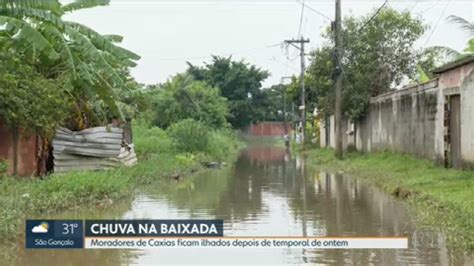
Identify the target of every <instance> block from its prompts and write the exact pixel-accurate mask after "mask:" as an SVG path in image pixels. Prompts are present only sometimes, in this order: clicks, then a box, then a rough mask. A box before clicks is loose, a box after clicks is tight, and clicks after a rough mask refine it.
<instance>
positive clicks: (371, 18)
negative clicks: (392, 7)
mask: <svg viewBox="0 0 474 266" xmlns="http://www.w3.org/2000/svg"><path fill="white" fill-rule="evenodd" d="M387 2H388V0H385V2H383V4H382V5H381V6H380V7H379V8H378V9H377V11H376V12H375V14H373V15H372V17H370V19H369V20H367V22H365V24H364V25H363V26H362V28H360V30H359V32H362V30H363V29H364V28H365V27H366V26H367V25H368V24H369V23H370V22H371V21H372V20H373V19H374V18H375V17H376V16H377V15H378V14H379V13H380V11H381V10H382V8H384V6H385V5H386V4H387Z"/></svg>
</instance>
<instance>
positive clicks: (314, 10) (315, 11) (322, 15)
mask: <svg viewBox="0 0 474 266" xmlns="http://www.w3.org/2000/svg"><path fill="white" fill-rule="evenodd" d="M296 2H298V3H300V4H301V5H302V6H303V7H306V8H307V9H309V10H311V11H313V12H314V13H316V14H318V15H320V16H321V17H323V18H325V19H327V20H329V21H332V19H331V18H330V17H328V16H326V15H324V14H323V13H321V12H320V11H318V10H317V9H314V8H312V7H311V6H308V5H307V4H305V3H304V2H300V1H299V0H296Z"/></svg>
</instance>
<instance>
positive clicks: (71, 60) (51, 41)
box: [0, 0, 140, 116]
mask: <svg viewBox="0 0 474 266" xmlns="http://www.w3.org/2000/svg"><path fill="white" fill-rule="evenodd" d="M108 3H109V1H108V0H76V1H74V2H72V3H69V4H66V5H61V3H60V2H59V1H57V0H0V41H3V42H4V43H9V44H13V45H12V47H13V48H12V49H15V50H19V49H20V50H21V51H22V52H23V53H25V54H27V55H28V57H29V58H30V60H31V62H35V64H36V65H37V66H38V69H40V71H41V72H42V73H43V74H44V75H45V76H46V77H48V78H51V77H56V76H58V75H66V76H67V77H68V80H69V82H68V84H69V86H70V93H71V95H73V96H74V97H75V98H76V100H77V101H76V102H77V104H78V108H77V109H78V110H79V111H80V112H84V111H85V110H84V109H91V108H88V106H89V107H90V106H94V109H95V110H94V112H98V111H100V109H102V110H103V109H104V108H100V107H101V106H104V107H105V108H107V109H108V111H107V112H106V113H113V114H115V115H119V116H121V111H120V108H119V107H118V105H117V103H116V100H117V96H116V93H117V91H120V90H125V89H127V88H126V84H125V82H124V79H123V78H122V77H121V75H120V74H121V73H124V72H126V71H125V70H126V69H127V68H128V67H133V66H135V65H136V63H135V62H134V61H135V60H138V59H140V57H139V56H138V55H137V54H135V53H133V52H131V51H129V50H126V49H124V48H122V47H120V46H118V45H117V43H119V42H120V41H121V40H122V37H121V36H118V35H101V34H99V33H98V32H96V31H94V30H93V29H91V28H89V27H87V26H85V25H82V24H80V23H76V22H70V21H64V20H63V19H62V16H63V15H64V14H66V13H69V12H73V11H76V10H79V9H84V8H91V7H95V6H100V5H107V4H108ZM119 73H120V74H119ZM81 116H82V115H81Z"/></svg>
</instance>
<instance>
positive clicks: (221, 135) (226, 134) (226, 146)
mask: <svg viewBox="0 0 474 266" xmlns="http://www.w3.org/2000/svg"><path fill="white" fill-rule="evenodd" d="M237 146H238V140H237V136H236V134H235V132H234V131H233V130H231V129H219V130H214V131H212V132H211V142H210V144H209V146H208V149H207V153H208V154H209V156H211V157H212V158H214V159H219V160H224V159H226V158H227V157H228V156H229V154H231V153H232V152H234V151H236V149H237Z"/></svg>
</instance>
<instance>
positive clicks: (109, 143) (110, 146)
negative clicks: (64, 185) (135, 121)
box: [53, 127, 137, 173]
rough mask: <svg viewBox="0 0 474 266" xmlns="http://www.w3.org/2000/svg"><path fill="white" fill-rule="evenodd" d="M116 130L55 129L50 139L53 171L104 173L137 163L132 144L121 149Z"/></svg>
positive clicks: (101, 128)
mask: <svg viewBox="0 0 474 266" xmlns="http://www.w3.org/2000/svg"><path fill="white" fill-rule="evenodd" d="M122 139H123V131H122V129H121V128H118V127H94V128H88V129H85V130H82V131H71V130H69V129H65V128H61V129H58V130H57V132H56V135H55V137H54V139H53V155H54V171H55V172H57V173H61V172H68V171H77V170H104V169H110V168H114V167H118V166H120V165H126V166H132V165H134V164H136V163H137V156H136V154H135V150H134V147H133V144H130V145H127V146H124V147H122V145H124V144H123V142H122Z"/></svg>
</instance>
